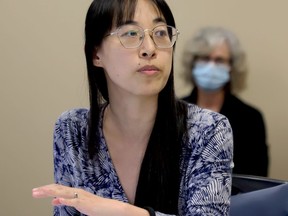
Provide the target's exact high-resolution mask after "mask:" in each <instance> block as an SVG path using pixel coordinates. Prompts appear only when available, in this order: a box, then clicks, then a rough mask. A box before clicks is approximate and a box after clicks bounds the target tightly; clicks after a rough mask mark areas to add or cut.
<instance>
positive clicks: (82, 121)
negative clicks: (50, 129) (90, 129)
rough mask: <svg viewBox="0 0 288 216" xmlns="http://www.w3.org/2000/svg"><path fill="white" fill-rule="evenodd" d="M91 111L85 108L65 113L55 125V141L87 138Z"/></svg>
mask: <svg viewBox="0 0 288 216" xmlns="http://www.w3.org/2000/svg"><path fill="white" fill-rule="evenodd" d="M88 116H89V110H88V109H85V108H76V109H70V110H67V111H65V112H63V113H62V114H61V115H60V116H59V117H58V119H57V120H56V123H55V128H54V139H57V138H60V137H62V138H66V139H68V138H69V139H71V137H77V136H79V135H81V136H85V135H86V132H87V125H88Z"/></svg>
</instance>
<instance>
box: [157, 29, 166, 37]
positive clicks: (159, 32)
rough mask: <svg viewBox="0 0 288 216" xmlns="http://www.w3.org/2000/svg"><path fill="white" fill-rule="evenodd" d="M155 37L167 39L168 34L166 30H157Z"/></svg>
mask: <svg viewBox="0 0 288 216" xmlns="http://www.w3.org/2000/svg"><path fill="white" fill-rule="evenodd" d="M154 35H155V36H157V37H167V36H168V32H167V30H166V29H157V30H156V31H154Z"/></svg>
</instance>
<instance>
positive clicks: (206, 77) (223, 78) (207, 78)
mask: <svg viewBox="0 0 288 216" xmlns="http://www.w3.org/2000/svg"><path fill="white" fill-rule="evenodd" d="M229 70H230V67H229V66H227V65H217V64H215V63H196V65H195V67H194V68H193V70H192V75H193V78H194V81H195V84H196V85H197V86H198V87H199V88H201V89H203V90H205V91H216V90H218V89H220V88H222V87H223V86H224V85H225V84H226V83H227V82H228V81H229V80H230V74H229Z"/></svg>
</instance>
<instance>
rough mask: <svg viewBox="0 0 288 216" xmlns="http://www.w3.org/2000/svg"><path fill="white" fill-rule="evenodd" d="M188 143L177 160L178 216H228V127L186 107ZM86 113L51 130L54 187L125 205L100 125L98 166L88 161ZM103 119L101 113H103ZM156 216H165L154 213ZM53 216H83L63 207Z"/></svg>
mask: <svg viewBox="0 0 288 216" xmlns="http://www.w3.org/2000/svg"><path fill="white" fill-rule="evenodd" d="M187 106H188V116H187V124H188V125H187V126H188V142H187V143H185V144H184V147H183V149H182V155H181V157H180V159H181V167H180V169H181V176H180V177H181V182H180V194H179V215H181V216H192V215H193V216H202V215H205V216H207V215H213V216H218V215H219V216H223V215H229V209H230V193H231V170H232V167H233V162H232V159H233V141H232V140H233V138H232V130H231V127H230V124H229V122H228V120H227V118H226V117H224V116H223V115H221V114H218V113H215V112H211V111H208V110H205V109H201V108H199V107H197V106H195V105H192V104H189V105H187ZM88 112H89V111H88V110H87V109H73V110H70V111H67V112H64V113H63V114H62V115H61V116H60V117H59V119H58V120H57V122H56V125H55V130H54V168H55V170H54V172H55V173H54V174H55V182H56V183H59V184H62V185H67V186H71V187H78V188H82V189H84V190H87V191H90V192H92V193H94V194H97V195H99V196H101V197H106V198H111V199H115V200H120V201H123V202H128V199H127V197H126V195H125V192H124V190H123V188H122V186H121V184H120V181H119V178H118V176H117V173H116V171H115V168H114V167H113V164H112V161H111V158H110V155H109V152H108V148H107V145H106V143H105V139H104V136H103V131H102V117H103V115H101V116H102V117H101V119H100V121H101V124H100V125H99V132H100V134H101V137H103V138H102V139H101V143H99V146H100V148H99V153H98V157H99V160H90V159H89V156H88V149H87V145H85V144H86V134H87V119H88ZM102 113H103V110H102ZM156 214H157V215H158V216H160V215H166V214H165V212H164V213H160V212H156ZM54 215H57V216H59V215H61V216H70V215H83V214H81V213H79V212H78V211H77V210H76V209H74V208H72V207H67V206H57V207H55V208H54Z"/></svg>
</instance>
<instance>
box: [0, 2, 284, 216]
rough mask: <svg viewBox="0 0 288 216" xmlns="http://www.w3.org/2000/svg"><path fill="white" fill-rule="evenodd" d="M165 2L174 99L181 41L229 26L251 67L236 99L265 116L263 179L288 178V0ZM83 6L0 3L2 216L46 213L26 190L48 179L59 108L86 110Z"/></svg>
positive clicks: (180, 90)
mask: <svg viewBox="0 0 288 216" xmlns="http://www.w3.org/2000/svg"><path fill="white" fill-rule="evenodd" d="M167 2H168V4H169V5H170V7H171V9H172V11H173V13H174V16H175V20H176V23H177V27H178V29H179V30H180V32H181V34H180V36H179V40H178V42H177V47H176V52H175V73H176V74H175V82H176V92H177V95H178V96H179V97H182V96H184V95H186V94H188V93H189V92H190V90H191V86H187V84H186V82H184V80H183V77H182V75H181V74H182V73H183V66H182V64H181V59H182V51H183V48H184V45H185V43H186V41H187V40H188V39H189V38H190V37H191V36H192V35H193V34H194V33H195V31H196V30H198V28H200V27H203V26H206V25H217V26H223V27H226V28H228V29H230V30H232V31H233V32H235V33H236V35H237V36H238V37H239V39H240V41H241V42H242V45H243V47H244V49H245V50H246V51H247V54H248V63H249V69H250V71H249V74H248V80H247V88H246V89H245V90H244V91H243V92H241V94H240V97H241V98H242V99H243V100H244V101H246V102H248V103H250V104H251V105H253V106H255V107H257V108H259V109H260V110H261V111H262V113H263V115H264V118H265V122H266V127H267V132H268V134H267V135H268V137H267V138H268V144H269V149H270V169H269V177H271V178H277V179H286V180H287V179H288V168H287V166H288V157H287V152H288V144H287V140H288V132H287V129H288V125H287V122H288V111H287V110H288V101H287V98H286V96H285V94H286V93H287V92H288V61H287V58H288V43H287V38H288V28H287V24H286V22H285V21H286V20H288V13H287V10H286V9H287V7H288V2H287V1H285V0H275V1H265V2H264V1H261V0H254V1H230V0H221V1H211V0H201V1H191V0H181V1H176V0H167ZM90 3H91V0H81V1H79V0H78V1H76V0H72V1H71V0H61V1H56V0H49V1H44V0H26V1H19V0H18V1H16V0H1V1H0V27H1V30H0V74H1V78H0V99H1V112H0V117H1V120H0V131H1V135H0V143H1V144H0V171H1V179H0V188H1V196H0V209H1V215H5V216H6V215H7V216H27V215H31V216H32V215H41V216H49V215H52V207H51V205H50V203H51V200H50V199H42V200H36V199H33V198H32V197H31V190H32V188H33V187H37V186H40V185H43V184H48V183H51V182H52V181H53V158H52V156H53V155H52V138H53V137H52V136H53V134H52V133H53V127H54V122H55V120H56V118H57V117H58V116H59V115H60V114H61V113H62V112H63V111H65V110H67V109H71V108H74V107H87V106H88V97H87V95H88V90H87V84H86V66H85V58H84V51H83V46H84V19H85V15H86V11H87V8H88V6H89V5H90ZM285 98H286V99H285ZM248 138H249V137H247V139H248ZM255 160H257V156H255ZM3 192H4V194H3Z"/></svg>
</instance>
